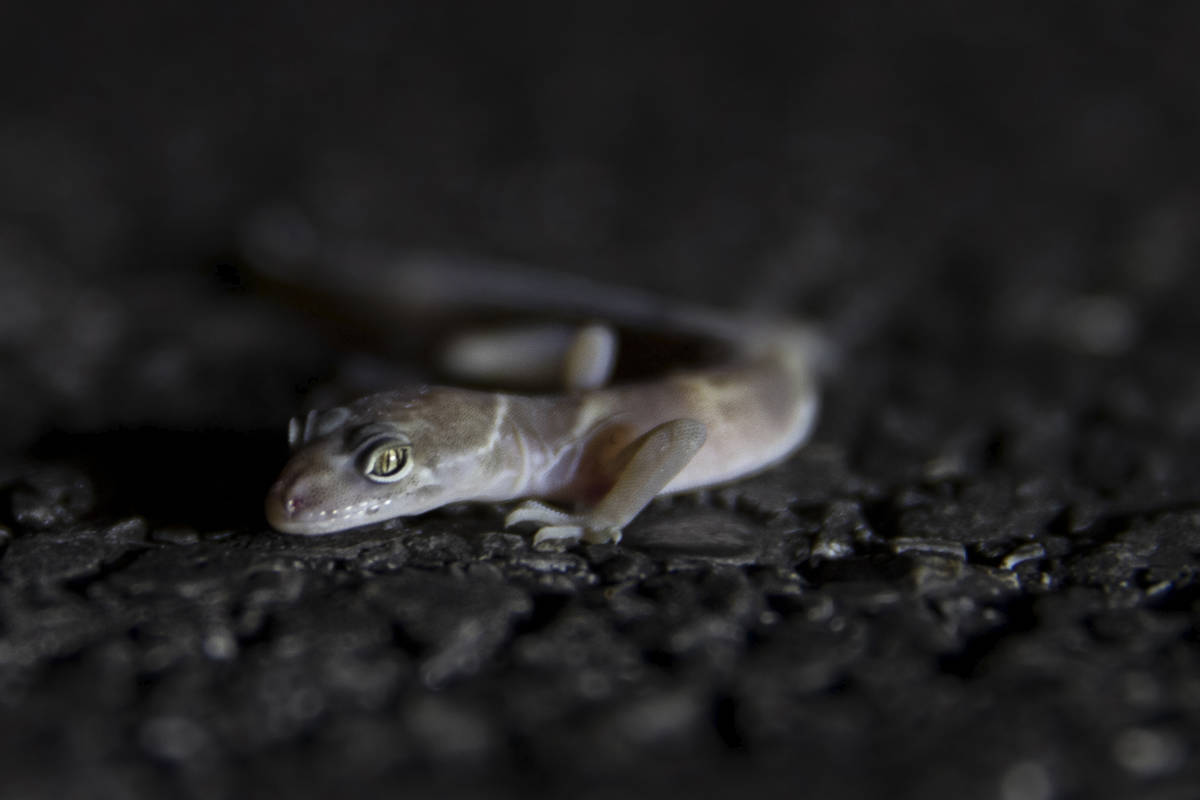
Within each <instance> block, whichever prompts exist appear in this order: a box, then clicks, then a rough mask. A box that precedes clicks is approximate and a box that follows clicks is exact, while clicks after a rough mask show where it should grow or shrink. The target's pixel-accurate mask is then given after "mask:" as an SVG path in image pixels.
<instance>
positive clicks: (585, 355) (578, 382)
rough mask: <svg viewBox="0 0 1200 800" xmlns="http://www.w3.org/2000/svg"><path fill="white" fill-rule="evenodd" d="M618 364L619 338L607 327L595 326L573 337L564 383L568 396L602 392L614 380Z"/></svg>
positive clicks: (567, 356) (595, 324)
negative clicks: (577, 393)
mask: <svg viewBox="0 0 1200 800" xmlns="http://www.w3.org/2000/svg"><path fill="white" fill-rule="evenodd" d="M616 361H617V334H616V333H615V332H614V331H613V329H612V328H610V327H608V326H607V325H601V324H599V323H593V324H591V325H585V326H583V327H582V328H580V329H579V330H578V331H577V332H576V333H575V335H574V337H572V339H571V344H570V346H569V347H568V348H567V353H566V356H565V357H564V358H563V365H562V382H563V386H565V387H566V390H567V391H568V392H578V391H583V390H586V389H599V388H600V387H601V386H604V385H605V384H607V383H608V380H609V378H611V377H612V373H613V367H614V365H615V364H616Z"/></svg>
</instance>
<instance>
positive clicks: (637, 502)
mask: <svg viewBox="0 0 1200 800" xmlns="http://www.w3.org/2000/svg"><path fill="white" fill-rule="evenodd" d="M706 435H707V429H706V428H705V426H704V423H702V422H697V421H696V420H694V419H675V420H671V421H670V422H664V423H663V424H661V425H658V426H657V427H654V428H652V429H650V430H649V431H647V432H646V433H644V434H642V435H641V436H639V437H638V438H637V439H635V440H633V441H632V442H631V443H630V444H629V445H628V446H627V447H626V448H625V449H624V450H623V451H622V452H621V455H620V456H619V457H618V461H619V462H624V463H623V466H622V467H621V468H620V471H619V472H618V474H617V479H616V481H614V482H613V485H612V488H610V489H609V490H608V492H607V493H606V494H605V495H604V497H602V498H600V501H599V502H598V503H596V505H595V506H594V507H592V508H591V509H590V510H588V511H586V512H584V513H582V514H568V513H567V512H565V511H561V510H559V509H557V508H554V507H552V506H548V505H546V504H544V503H539V502H537V501H529V502H526V503H522V504H521V505H520V506H518V507H517V508H516V509H515V510H514V511H513V512H512V513H511V514H509V515H508V518H507V519H506V520H505V526H506V527H508V526H512V525H517V524H519V523H522V522H534V523H537V524H538V525H540V526H541V527H540V528H539V529H538V532H537V534H535V535H534V538H533V543H534V545H535V546H536V545H538V544H541V543H542V542H546V541H551V540H559V539H575V540H578V539H582V540H583V541H585V542H589V543H593V544H595V543H601V542H619V541H621V531H622V530H623V529H624V528H625V526H626V525H628V524H629V523H630V521H631V520H633V518H634V517H636V516H637V515H638V514H639V513H640V512H641V510H642V509H643V508H645V507H646V506H647V505H648V504H649V503H650V501H651V500H653V499H654V497H655V495H657V494H658V493H659V492H661V491H662V490H663V487H665V486H666V485H667V484H668V483H670V482H671V479H672V478H674V477H675V476H676V475H678V474H679V472H680V470H682V469H683V468H684V467H685V466H687V464H688V462H689V461H691V460H692V457H693V456H694V455H695V454H696V451H697V450H699V449H700V447H701V446H702V445H703V444H704V440H705V437H706Z"/></svg>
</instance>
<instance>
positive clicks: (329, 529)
mask: <svg viewBox="0 0 1200 800" xmlns="http://www.w3.org/2000/svg"><path fill="white" fill-rule="evenodd" d="M391 502H392V501H391V500H387V499H385V500H363V501H361V502H358V503H353V504H351V505H348V506H345V507H341V508H337V507H335V508H329V507H327V506H326V505H324V504H322V503H317V502H314V501H313V496H312V493H311V492H306V491H304V490H303V489H301V488H299V487H297V486H296V485H295V481H288V480H286V479H283V478H281V479H279V480H278V481H276V482H275V485H273V486H272V487H271V489H270V491H268V492H267V499H266V503H265V504H264V511H265V512H266V516H267V522H269V523H270V524H271V527H272V528H274V529H275V530H277V531H280V532H282V533H296V534H302V535H317V534H325V533H335V532H337V531H341V530H345V529H347V528H354V527H358V526H360V525H367V524H369V523H372V522H376V521H382V520H384V519H387V518H388V516H389V515H387V514H381V513H380V512H381V511H383V510H384V507H385V506H388V505H390V504H391ZM391 516H394V514H393V515H391Z"/></svg>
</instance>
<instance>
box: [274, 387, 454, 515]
mask: <svg viewBox="0 0 1200 800" xmlns="http://www.w3.org/2000/svg"><path fill="white" fill-rule="evenodd" d="M421 400H422V398H421V397H418V398H415V399H411V400H408V401H406V402H404V403H399V402H397V401H393V402H392V403H390V404H389V406H388V408H387V413H386V414H379V413H375V411H376V409H375V408H374V407H372V406H364V407H355V406H351V407H350V408H348V409H347V408H339V409H332V410H330V411H326V412H323V413H321V414H317V415H313V414H310V415H309V416H308V419H307V420H306V421H305V422H303V423H300V422H299V421H295V420H294V421H293V422H292V425H291V426H290V429H289V441H290V442H291V444H292V448H293V453H292V457H291V459H290V460H289V461H288V463H287V464H286V465H285V466H284V469H283V472H282V473H281V474H280V476H279V479H278V480H277V481H276V482H275V484H274V485H273V486H272V487H271V489H270V491H269V492H268V493H267V499H266V509H265V510H266V515H267V520H268V522H270V523H271V527H273V528H275V529H276V530H279V531H283V532H284V533H299V534H322V533H332V532H335V531H340V530H345V529H347V528H354V527H358V526H360V525H367V524H370V523H374V522H382V521H383V520H386V519H391V518H393V517H402V516H412V515H415V514H421V513H424V512H426V511H429V510H431V509H433V508H437V507H439V506H442V505H445V504H446V503H449V502H453V501H454V500H456V499H459V498H458V497H456V496H453V495H454V494H455V492H454V491H453V487H456V486H461V485H463V481H462V479H461V478H462V476H461V474H460V473H461V472H462V470H463V469H464V468H466V467H467V465H468V463H469V462H467V461H466V460H464V459H457V458H454V457H453V456H454V455H455V454H454V453H453V452H451V451H449V450H448V449H447V448H446V447H445V446H444V440H445V437H444V436H439V435H438V432H439V427H440V422H441V421H440V420H438V419H437V418H436V415H432V414H430V413H429V412H428V411H426V410H425V409H424V408H423V406H425V405H427V404H425V403H422V402H421ZM383 419H386V421H381V420H383Z"/></svg>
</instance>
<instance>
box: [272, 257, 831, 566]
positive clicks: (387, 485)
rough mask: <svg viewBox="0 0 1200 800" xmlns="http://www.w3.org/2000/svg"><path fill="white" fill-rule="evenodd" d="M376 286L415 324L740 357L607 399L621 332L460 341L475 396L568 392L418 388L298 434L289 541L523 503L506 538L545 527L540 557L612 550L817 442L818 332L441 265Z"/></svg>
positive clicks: (635, 385)
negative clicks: (667, 335) (474, 322)
mask: <svg viewBox="0 0 1200 800" xmlns="http://www.w3.org/2000/svg"><path fill="white" fill-rule="evenodd" d="M456 270H457V271H456ZM378 274H387V275H389V284H388V286H389V289H388V290H384V289H382V288H381V289H380V290H379V291H378V292H376V293H375V294H376V296H375V298H374V299H376V300H378V299H380V297H385V299H386V297H391V298H392V299H394V300H397V301H400V302H402V303H404V304H406V305H407V307H408V308H410V309H413V310H415V309H424V310H427V309H428V308H429V307H430V305H431V304H437V303H443V304H450V303H451V302H456V303H459V304H460V305H462V304H468V303H471V302H474V303H475V304H477V305H478V304H480V303H481V302H483V303H491V304H504V303H514V302H515V303H520V304H524V305H527V306H530V307H536V306H537V305H538V304H539V302H540V303H542V304H545V303H552V304H553V305H554V306H556V309H555V310H562V309H561V307H562V306H570V307H571V308H569V309H567V310H568V311H576V312H582V313H585V314H587V315H588V316H589V317H591V318H592V319H596V318H598V317H600V318H602V317H603V315H604V314H605V313H606V312H609V313H610V316H611V317H612V318H616V319H622V320H630V319H632V320H634V321H637V322H641V323H644V324H649V323H657V324H659V325H665V326H669V327H671V326H673V327H675V328H678V329H680V330H683V331H684V332H688V333H693V334H695V333H699V334H702V335H704V336H707V337H710V338H713V339H715V340H718V341H720V342H721V343H723V344H724V345H725V346H726V347H727V350H728V352H729V357H728V358H727V359H726V360H724V361H723V362H721V363H717V364H713V365H709V366H703V367H693V368H688V369H680V370H675V371H672V370H667V371H665V372H664V374H662V375H660V376H657V377H652V378H649V379H642V380H637V381H633V382H628V383H620V382H618V383H610V375H611V374H612V371H613V366H614V363H615V360H616V358H617V352H616V351H617V337H616V335H615V333H614V329H613V327H612V325H611V324H610V322H591V323H588V324H583V325H579V326H576V327H575V328H573V329H566V332H565V333H564V332H563V331H564V329H563V328H561V327H560V328H555V329H553V330H551V329H546V328H537V327H531V328H516V329H511V330H504V329H501V330H500V331H498V332H489V333H478V332H473V333H470V334H465V335H463V336H462V337H461V338H460V339H458V340H454V341H453V342H452V344H451V345H450V346H448V347H447V348H446V352H447V353H448V354H449V355H448V356H447V358H446V359H445V360H446V361H448V362H450V366H449V370H450V371H451V372H457V373H460V374H463V375H466V376H467V377H469V378H473V379H479V378H495V377H499V376H503V375H508V374H511V373H513V372H519V371H521V370H526V371H530V372H534V373H544V372H546V371H547V370H551V371H557V372H558V374H559V376H560V378H559V380H560V386H561V391H558V392H554V393H537V392H533V393H524V392H515V391H487V390H482V389H474V388H458V387H457V386H446V385H419V386H415V387H412V388H408V389H397V390H392V391H384V392H379V393H375V394H370V395H368V396H365V397H362V398H360V399H358V400H355V401H353V402H350V403H348V404H346V405H340V406H336V407H333V408H328V409H324V410H313V411H310V412H308V414H307V415H306V416H305V417H304V418H295V419H293V420H291V422H290V424H289V428H288V443H289V445H290V447H291V450H292V453H291V456H290V458H289V460H288V461H287V463H286V464H285V466H284V468H283V471H282V473H281V474H280V476H279V478H278V480H277V481H276V482H275V483H274V485H273V486H271V488H270V490H269V492H268V494H267V497H266V517H267V520H268V521H269V522H270V524H271V526H272V527H274V528H275V529H277V530H279V531H281V532H285V533H292V534H306V535H312V534H328V533H334V532H337V531H342V530H346V529H350V528H355V527H358V526H362V525H368V524H372V523H377V522H382V521H384V520H388V519H392V518H396V517H410V516H415V515H419V514H423V513H425V512H428V511H431V510H433V509H437V508H440V507H442V506H446V505H449V504H453V503H461V502H488V503H497V502H510V501H520V502H519V504H517V505H516V506H515V507H514V508H513V509H512V511H511V512H510V513H508V515H507V516H506V518H505V520H504V524H505V527H508V528H511V527H517V526H531V527H532V528H534V529H535V533H534V537H533V544H534V546H535V547H541V546H543V545H546V544H547V543H549V542H553V541H556V540H561V541H566V542H574V541H580V540H582V541H584V542H587V543H602V542H614V543H616V542H619V541H620V539H621V535H622V531H623V530H624V529H625V527H626V526H627V525H628V524H629V523H630V522H631V521H632V520H633V519H634V518H635V517H636V516H637V515H638V514H639V513H640V512H641V511H642V510H643V509H644V508H645V507H646V506H647V505H648V504H649V503H650V501H651V500H652V499H653V498H655V497H657V496H659V495H664V494H674V493H679V492H688V491H692V490H698V489H702V488H706V487H710V486H716V485H721V484H727V483H730V482H732V481H735V480H738V479H739V478H743V477H746V476H748V475H751V474H754V473H757V472H760V471H762V470H765V469H767V468H769V467H771V466H773V465H775V464H777V463H778V462H780V461H782V460H783V459H785V458H787V457H788V456H789V455H791V454H792V453H793V452H794V451H795V450H797V449H798V448H799V447H800V446H801V445H803V444H804V443H805V442H806V441H807V440H808V438H809V436H810V434H811V432H812V430H813V427H814V424H815V421H816V418H817V410H818V406H819V395H818V385H817V384H818V378H819V377H820V374H821V371H822V363H823V361H824V360H825V358H826V356H827V351H826V348H825V344H824V340H823V339H822V338H821V337H820V335H819V334H817V333H816V332H814V330H813V329H811V328H809V327H806V326H803V325H800V324H797V323H793V322H790V321H767V320H765V319H760V318H757V317H752V318H738V317H735V316H723V315H721V314H719V313H717V312H710V311H707V310H704V309H701V310H696V309H694V308H691V307H684V306H682V305H671V304H669V303H664V302H661V301H658V300H656V299H653V298H650V299H648V296H647V295H643V294H638V293H636V292H634V291H632V290H630V291H626V292H622V291H621V290H609V291H605V290H601V289H598V288H597V285H595V284H592V283H591V282H581V281H577V282H576V283H572V282H571V279H563V278H558V279H557V283H555V282H553V281H551V280H549V279H547V278H545V277H544V276H541V275H540V274H535V275H532V276H530V275H514V274H512V273H511V272H509V271H505V270H504V269H500V270H496V269H480V268H476V267H465V268H463V267H456V265H454V264H445V263H438V262H431V263H430V264H426V268H425V269H421V268H419V267H414V266H413V265H412V264H410V265H409V266H408V267H407V268H404V267H395V268H389V270H386V271H380V272H379V273H378ZM455 287H458V288H455ZM462 287H470V288H471V291H470V292H463V291H462ZM547 287H551V288H547ZM469 298H473V300H472V299H469ZM481 299H483V300H481ZM606 306H607V308H606ZM532 362H536V363H532Z"/></svg>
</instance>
